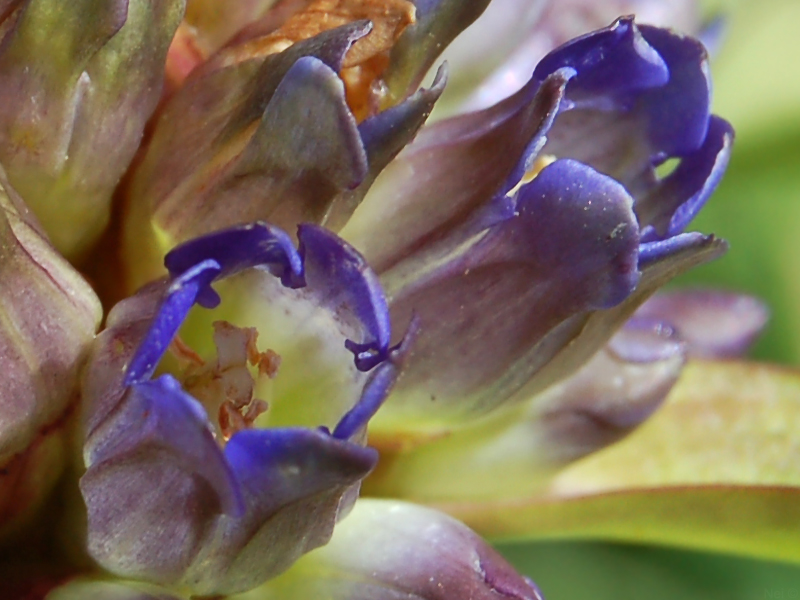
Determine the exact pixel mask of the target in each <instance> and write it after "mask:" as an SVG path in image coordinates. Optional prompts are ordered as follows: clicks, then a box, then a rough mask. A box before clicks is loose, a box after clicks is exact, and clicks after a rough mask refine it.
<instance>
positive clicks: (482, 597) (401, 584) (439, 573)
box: [263, 500, 543, 600]
mask: <svg viewBox="0 0 800 600" xmlns="http://www.w3.org/2000/svg"><path fill="white" fill-rule="evenodd" d="M273 587H274V589H275V590H280V591H281V592H282V593H283V594H285V597H290V598H316V597H326V598H330V599H331V600H394V599H396V598H401V597H402V598H419V599H420V600H462V599H465V598H470V599H472V600H494V599H496V598H504V599H508V600H543V596H542V594H541V592H539V590H538V589H537V588H536V586H535V585H534V584H533V583H532V582H531V581H530V580H529V579H527V578H524V577H521V576H520V575H519V574H517V573H516V572H515V571H514V569H513V567H511V565H509V564H508V563H507V562H506V561H505V559H504V558H503V557H502V556H500V554H499V553H498V552H497V551H496V550H494V549H493V548H492V547H491V546H489V545H488V544H487V543H486V542H485V541H483V540H482V539H481V538H480V537H479V536H478V535H477V534H475V533H474V532H473V531H471V530H470V529H469V528H467V527H466V526H464V525H462V524H461V523H459V522H458V521H456V520H455V519H453V518H451V517H448V516H447V515H444V514H442V513H440V512H438V511H435V510H431V509H429V508H423V507H421V506H415V505H413V504H406V503H404V502H396V501H389V500H359V501H358V502H357V503H356V505H355V507H354V508H353V512H352V513H351V514H350V516H348V518H347V519H346V520H345V521H344V522H342V523H341V524H340V525H339V526H337V528H336V532H335V533H334V535H333V538H332V539H331V541H330V542H329V543H328V544H327V545H326V546H325V547H324V548H321V549H320V550H318V551H317V552H314V553H313V554H311V555H309V556H306V557H304V558H303V559H302V560H301V562H300V563H299V564H298V569H297V570H296V571H290V572H289V573H287V574H286V575H284V576H283V577H281V578H279V579H277V580H275V581H274V582H271V583H269V584H267V585H266V586H265V587H264V589H263V591H264V592H265V594H266V597H271V595H270V592H271V591H272V589H273Z"/></svg>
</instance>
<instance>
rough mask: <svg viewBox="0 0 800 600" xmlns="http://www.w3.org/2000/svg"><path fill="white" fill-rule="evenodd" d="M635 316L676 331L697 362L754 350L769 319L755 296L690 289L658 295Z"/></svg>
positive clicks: (733, 356)
mask: <svg viewBox="0 0 800 600" xmlns="http://www.w3.org/2000/svg"><path fill="white" fill-rule="evenodd" d="M636 316H637V317H638V318H642V319H649V320H651V321H653V322H660V323H664V324H665V325H666V326H669V327H672V328H674V329H675V330H676V331H677V332H678V334H679V335H680V336H681V338H682V339H683V340H684V341H685V342H686V344H687V351H688V353H689V355H690V356H692V357H696V358H707V359H712V358H718V359H724V358H735V357H737V356H741V355H742V354H744V353H745V352H747V350H748V349H749V348H750V346H752V344H753V343H754V342H755V340H756V338H757V337H758V335H759V334H760V333H761V331H762V329H763V328H764V326H765V325H766V324H767V320H768V319H769V309H768V308H767V307H766V305H765V304H764V303H763V302H762V301H761V300H758V299H757V298H754V297H753V296H746V295H744V294H735V293H732V292H725V291H721V290H711V289H691V290H681V291H673V292H665V293H660V294H656V295H655V296H653V297H652V298H650V300H648V301H647V302H645V303H644V304H643V305H642V306H641V307H640V308H639V310H637V311H636Z"/></svg>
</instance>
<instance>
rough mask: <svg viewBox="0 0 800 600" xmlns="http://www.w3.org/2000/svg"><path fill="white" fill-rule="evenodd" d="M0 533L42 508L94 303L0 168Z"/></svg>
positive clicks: (56, 466) (75, 397) (63, 444)
mask: <svg viewBox="0 0 800 600" xmlns="http://www.w3.org/2000/svg"><path fill="white" fill-rule="evenodd" d="M0 248H2V250H0V268H1V269H2V271H1V273H2V281H3V285H2V287H0V362H1V363H2V365H3V385H2V391H0V415H2V418H0V506H2V507H3V510H2V517H0V537H4V536H6V535H7V534H8V533H10V532H11V531H13V530H15V529H16V528H18V527H19V526H20V525H21V524H22V522H23V521H26V520H28V519H29V518H30V517H31V516H32V515H33V514H34V513H35V512H36V510H38V509H39V508H40V507H41V504H42V501H43V500H44V499H45V497H46V496H47V494H48V493H49V492H50V491H51V489H52V487H53V485H54V484H55V483H56V481H57V480H58V477H59V476H60V475H61V473H62V471H63V469H64V467H65V466H66V463H67V455H68V452H69V450H68V436H69V434H70V424H71V422H72V419H71V416H72V415H73V414H74V411H75V408H76V407H77V405H78V401H79V373H80V368H81V366H82V364H83V362H84V361H85V360H86V355H87V353H88V350H89V347H90V345H91V343H92V340H93V338H94V334H95V332H96V331H97V328H98V327H99V325H100V320H101V318H102V310H101V307H100V302H99V301H98V299H97V297H96V296H95V294H94V292H93V291H92V289H91V288H90V287H89V285H88V284H87V283H86V281H84V279H83V278H82V277H81V276H80V275H79V274H78V273H77V272H76V271H75V270H74V269H73V268H72V267H71V266H70V265H69V263H67V261H66V260H64V259H63V258H62V257H61V255H60V254H58V252H57V251H56V250H55V249H54V248H53V247H52V245H51V244H50V243H49V241H48V240H47V238H46V236H45V235H44V233H43V232H42V230H41V228H40V226H39V224H38V223H37V222H36V220H35V218H34V217H33V215H32V214H31V213H30V211H29V210H28V208H27V207H26V206H25V205H24V203H23V202H22V200H21V198H20V197H19V196H18V195H17V193H16V192H15V191H14V189H13V188H12V187H11V186H10V184H9V183H8V181H7V180H6V178H5V173H3V172H2V170H1V169H0Z"/></svg>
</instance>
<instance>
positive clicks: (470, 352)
mask: <svg viewBox="0 0 800 600" xmlns="http://www.w3.org/2000/svg"><path fill="white" fill-rule="evenodd" d="M513 198H514V211H513V212H512V213H511V214H510V215H509V217H508V218H506V219H505V220H500V221H498V222H496V223H493V224H492V225H490V226H489V227H486V228H485V229H484V230H483V231H480V232H479V233H477V234H474V235H473V236H472V237H470V238H467V240H466V241H465V242H464V243H462V244H461V246H460V247H457V248H455V249H454V250H453V251H451V252H450V253H449V254H447V255H444V256H443V257H441V258H440V259H439V260H437V261H430V263H429V264H428V265H427V266H426V265H425V264H421V261H420V262H417V261H415V260H414V258H413V257H412V258H410V259H407V260H406V261H404V262H401V263H399V264H398V265H397V266H395V267H394V268H393V269H390V270H389V271H387V272H386V273H384V274H383V276H382V280H383V282H384V285H386V286H387V290H388V293H389V295H390V310H391V313H392V318H393V322H394V323H395V324H396V325H400V326H402V325H403V324H405V323H407V322H408V321H409V319H410V318H411V315H412V314H415V313H416V314H417V315H418V317H419V322H420V331H419V335H418V337H417V339H416V341H415V343H414V345H413V347H412V348H411V350H410V352H409V356H408V357H407V360H406V362H405V365H404V367H403V374H402V377H401V379H400V380H399V382H398V385H397V388H396V390H395V392H394V393H393V395H392V399H391V401H390V402H389V403H388V404H387V405H386V406H385V407H384V409H383V410H382V411H381V413H380V414H379V415H378V417H377V419H376V426H377V427H378V429H379V430H380V431H383V430H384V428H385V429H386V430H387V431H390V430H395V431H396V430H402V429H407V428H411V429H412V430H414V429H423V430H424V429H425V428H426V427H427V426H434V428H436V427H441V426H443V424H444V423H448V422H452V421H453V420H454V419H455V420H456V421H462V420H470V419H474V418H475V417H477V416H479V415H482V414H485V413H486V412H489V411H491V410H493V409H495V408H497V407H498V406H499V405H501V404H502V403H504V402H506V401H507V400H508V399H509V398H510V397H512V396H513V395H514V394H516V393H517V391H518V390H519V389H521V388H523V387H524V386H526V385H528V384H529V382H530V380H531V379H532V378H534V376H535V375H536V374H537V372H538V371H539V370H541V369H543V368H544V367H545V366H546V365H547V364H548V363H549V362H550V361H551V360H552V359H553V358H554V357H555V356H556V355H557V354H558V353H559V352H560V351H561V350H562V349H563V348H564V347H567V346H569V345H570V344H571V341H572V340H573V338H574V337H575V336H576V335H577V334H578V332H579V331H580V330H581V328H582V326H583V323H584V322H585V319H586V318H587V315H588V314H589V313H590V312H593V311H598V310H601V309H607V308H610V307H613V306H615V305H617V304H619V303H620V302H622V301H624V300H625V299H626V298H627V297H629V295H630V294H631V293H632V292H633V290H634V289H635V288H636V286H637V283H638V281H639V277H640V273H639V269H638V255H639V229H638V225H637V223H636V218H635V215H634V213H633V210H632V206H633V199H632V198H631V197H630V195H629V194H628V193H627V191H626V190H625V189H624V188H623V187H622V186H621V185H620V184H619V183H618V182H616V181H614V180H613V179H611V178H610V177H607V176H605V175H602V174H600V173H598V172H597V171H594V170H593V169H591V168H590V167H587V166H585V165H582V164H580V163H578V162H575V161H572V160H560V161H556V162H554V163H552V164H550V165H548V166H546V167H544V168H543V169H542V170H541V172H539V173H538V174H537V175H536V176H535V177H534V178H533V180H532V181H530V182H529V183H526V184H524V185H523V186H522V187H521V188H520V189H519V190H518V191H517V192H515V193H514V196H513Z"/></svg>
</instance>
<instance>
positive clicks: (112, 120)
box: [0, 0, 184, 259]
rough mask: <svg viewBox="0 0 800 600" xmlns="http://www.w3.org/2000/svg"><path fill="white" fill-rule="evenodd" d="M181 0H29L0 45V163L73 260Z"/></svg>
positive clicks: (132, 134)
mask: <svg viewBox="0 0 800 600" xmlns="http://www.w3.org/2000/svg"><path fill="white" fill-rule="evenodd" d="M183 9H184V0H129V1H123V0H73V1H70V2H63V1H55V2H54V1H53V0H29V1H28V2H26V3H25V6H24V7H22V8H20V9H19V14H18V15H13V16H12V17H9V18H16V19H17V21H16V23H15V26H14V27H13V28H12V29H11V30H10V32H9V33H8V35H7V36H6V38H5V39H4V40H3V48H2V49H0V101H2V105H3V107H4V108H5V110H4V112H3V114H2V115H0V162H2V164H3V166H4V167H5V168H6V171H7V172H8V177H9V180H10V181H11V184H12V185H13V186H14V187H15V188H16V189H17V191H18V192H19V193H20V194H21V195H22V197H23V198H24V199H25V202H27V203H28V204H29V205H30V206H31V208H32V210H33V211H34V213H36V215H37V217H38V218H39V220H40V221H41V222H42V224H43V226H44V228H45V230H46V231H47V233H48V235H49V236H50V238H51V240H52V241H53V244H54V245H55V246H56V248H57V249H58V250H59V251H60V252H62V253H63V254H65V255H66V256H67V257H69V258H71V259H74V258H80V257H82V256H84V255H85V254H86V252H87V251H88V250H89V248H90V247H91V245H92V243H93V242H95V241H96V240H97V238H98V237H99V236H100V234H101V233H102V232H103V230H104V228H105V226H106V224H107V222H108V219H109V212H110V205H111V198H112V195H113V194H114V191H115V188H116V186H117V184H118V183H119V180H120V178H121V177H122V175H123V174H124V173H125V171H126V170H127V168H128V166H129V164H130V162H131V160H132V159H133V155H134V153H135V152H136V150H137V149H138V147H139V143H140V141H141V138H142V134H143V131H144V125H145V123H146V121H147V120H148V119H149V118H150V116H151V114H152V112H153V110H155V107H156V104H157V103H158V101H159V98H160V93H161V82H162V78H163V71H164V63H165V60H166V54H167V49H168V47H169V43H170V41H171V39H172V36H173V34H174V32H175V30H176V28H177V26H178V23H179V22H180V19H181V16H182V14H183Z"/></svg>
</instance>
